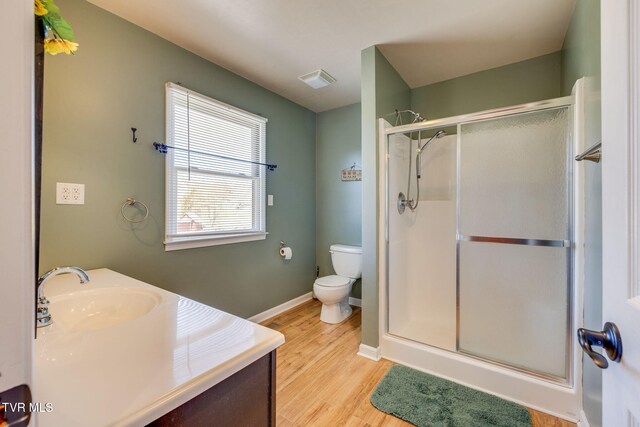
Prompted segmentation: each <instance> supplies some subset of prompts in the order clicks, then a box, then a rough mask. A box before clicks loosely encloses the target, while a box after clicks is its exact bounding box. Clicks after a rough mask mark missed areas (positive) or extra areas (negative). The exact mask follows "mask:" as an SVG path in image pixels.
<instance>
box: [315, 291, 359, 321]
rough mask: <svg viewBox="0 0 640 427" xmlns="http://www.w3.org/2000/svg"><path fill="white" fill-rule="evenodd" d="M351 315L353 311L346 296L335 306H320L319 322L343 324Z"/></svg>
mask: <svg viewBox="0 0 640 427" xmlns="http://www.w3.org/2000/svg"><path fill="white" fill-rule="evenodd" d="M351 313H353V310H352V309H351V306H350V305H349V297H348V296H347V297H346V298H345V299H343V300H342V301H340V302H338V303H335V304H322V311H321V312H320V320H322V321H323V322H325V323H331V324H336V323H340V322H344V321H345V320H346V319H347V318H348V317H349V316H351Z"/></svg>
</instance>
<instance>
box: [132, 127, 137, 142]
mask: <svg viewBox="0 0 640 427" xmlns="http://www.w3.org/2000/svg"><path fill="white" fill-rule="evenodd" d="M137 130H138V128H131V133H132V134H133V136H132V137H131V139H133V142H134V144H135V143H136V142H138V137H137V136H136V131H137Z"/></svg>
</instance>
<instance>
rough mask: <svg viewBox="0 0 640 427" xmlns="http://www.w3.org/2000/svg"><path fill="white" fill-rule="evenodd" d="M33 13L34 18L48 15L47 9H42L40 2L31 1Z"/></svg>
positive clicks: (37, 0) (42, 5) (36, 0)
mask: <svg viewBox="0 0 640 427" xmlns="http://www.w3.org/2000/svg"><path fill="white" fill-rule="evenodd" d="M33 12H34V13H35V14H36V16H43V15H46V14H47V13H49V11H48V10H47V8H46V7H44V4H42V1H41V0H33Z"/></svg>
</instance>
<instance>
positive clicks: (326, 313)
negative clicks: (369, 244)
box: [313, 245, 362, 323]
mask: <svg viewBox="0 0 640 427" xmlns="http://www.w3.org/2000/svg"><path fill="white" fill-rule="evenodd" d="M329 252H330V253H331V263H332V264H333V269H334V270H335V272H336V273H337V275H333V276H324V277H319V278H318V279H316V281H315V283H314V284H313V293H314V294H315V296H316V298H318V299H319V300H320V302H321V303H322V312H321V313H320V320H322V321H323V322H325V323H340V322H342V321H343V320H345V319H346V318H347V317H349V316H351V307H350V306H349V293H350V292H351V286H352V285H353V283H354V282H355V281H356V279H359V278H360V276H361V275H362V248H361V247H360V246H347V245H331V247H330V248H329Z"/></svg>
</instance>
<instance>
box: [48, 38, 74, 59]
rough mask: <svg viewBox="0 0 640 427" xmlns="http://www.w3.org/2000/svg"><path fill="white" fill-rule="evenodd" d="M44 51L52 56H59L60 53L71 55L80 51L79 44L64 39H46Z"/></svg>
mask: <svg viewBox="0 0 640 427" xmlns="http://www.w3.org/2000/svg"><path fill="white" fill-rule="evenodd" d="M44 50H45V51H46V52H48V53H50V54H51V55H57V54H59V53H66V54H67V55H70V54H72V53H73V52H75V51H76V50H78V43H74V42H70V41H69V40H64V39H45V41H44Z"/></svg>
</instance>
